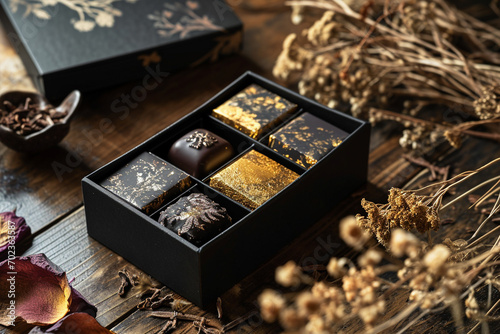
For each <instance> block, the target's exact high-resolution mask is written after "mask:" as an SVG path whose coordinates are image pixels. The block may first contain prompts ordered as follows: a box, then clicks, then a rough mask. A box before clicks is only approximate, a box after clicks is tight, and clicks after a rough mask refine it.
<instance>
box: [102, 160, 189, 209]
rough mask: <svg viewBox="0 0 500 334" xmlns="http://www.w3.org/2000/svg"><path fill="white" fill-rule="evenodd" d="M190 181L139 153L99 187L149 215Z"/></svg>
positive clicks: (165, 164)
mask: <svg viewBox="0 0 500 334" xmlns="http://www.w3.org/2000/svg"><path fill="white" fill-rule="evenodd" d="M190 185H191V178H190V177H189V175H187V174H186V173H184V172H182V171H180V170H179V169H177V168H176V167H174V166H172V165H171V164H169V163H168V162H166V161H163V160H161V159H159V158H157V157H155V156H154V155H152V154H150V153H142V154H141V155H139V156H138V157H137V158H136V159H134V160H133V161H131V162H130V163H128V164H127V165H125V167H123V168H121V169H120V170H119V171H118V172H116V173H115V174H113V175H111V176H110V177H108V178H107V179H106V180H104V181H103V182H102V183H101V186H103V187H104V188H106V189H108V190H109V191H111V192H112V193H114V194H116V195H118V196H119V197H121V198H123V199H124V200H126V201H127V202H129V203H130V204H132V205H134V206H135V207H137V208H139V209H140V210H142V211H144V212H145V213H147V214H149V213H152V212H153V211H155V210H157V209H159V208H160V207H161V206H162V205H163V204H165V203H166V202H168V201H170V200H172V199H174V198H175V197H176V196H178V195H180V194H181V193H182V192H183V191H184V190H186V189H187V188H188V187H189V186H190Z"/></svg>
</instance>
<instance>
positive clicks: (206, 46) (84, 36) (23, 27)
mask: <svg viewBox="0 0 500 334" xmlns="http://www.w3.org/2000/svg"><path fill="white" fill-rule="evenodd" d="M0 5H1V6H0V9H1V10H0V18H1V21H2V22H3V23H4V24H5V26H6V29H7V31H8V35H9V38H10V40H11V41H12V42H13V44H14V47H16V49H18V51H19V53H20V55H21V58H22V59H23V61H24V63H25V65H26V67H27V70H28V73H29V74H30V75H31V76H32V77H33V78H34V81H35V84H36V85H37V87H38V88H39V89H40V90H41V91H45V90H47V93H51V94H48V95H55V94H52V93H53V92H52V90H53V89H54V88H53V87H59V86H60V87H61V88H64V87H66V86H68V85H71V86H76V87H72V88H78V89H82V90H88V89H90V88H91V87H90V86H91V85H90V84H89V82H95V84H96V85H97V86H105V85H112V84H116V83H119V82H122V81H126V80H131V79H134V78H140V77H141V75H142V76H143V75H144V73H145V72H144V68H143V66H144V67H145V66H149V65H150V64H151V63H153V64H154V63H162V64H167V63H168V66H166V67H165V66H164V67H162V69H163V70H166V71H170V70H173V69H177V68H180V67H185V66H188V65H191V64H193V63H196V62H197V61H198V62H201V61H202V60H204V59H205V58H207V59H206V60H210V59H213V58H216V55H210V54H207V53H209V52H210V51H212V52H218V53H230V52H232V51H233V52H234V51H235V50H228V49H231V45H232V46H233V48H232V49H239V47H240V42H241V33H240V34H239V36H236V38H239V41H238V40H234V39H233V40H232V41H224V42H225V43H223V44H222V45H221V46H222V47H219V48H218V49H217V50H213V49H214V48H215V47H216V46H218V42H220V36H227V35H234V33H235V32H238V31H239V30H241V27H242V24H241V22H240V20H239V19H238V17H237V16H236V15H235V14H234V12H233V11H232V10H231V9H230V8H229V7H228V6H227V5H226V4H225V2H224V1H222V0H216V1H212V0H197V1H186V0H179V1H175V2H173V1H151V0H109V1H84V0H81V1H60V0H27V1H26V0H0ZM217 36H219V40H217ZM207 40H209V41H211V43H206V41H207ZM200 41H205V43H200ZM219 44H221V43H219ZM224 47H225V49H224ZM203 56H205V57H203ZM103 68H107V69H108V70H109V68H112V69H113V71H110V72H107V71H104V72H103V71H102V69H103ZM82 69H85V71H83V70H82ZM141 69H142V71H140V70H141ZM115 72H116V73H117V75H116V76H115V77H112V74H113V73H115ZM119 72H125V73H127V72H128V73H129V74H130V75H126V74H125V75H124V74H123V73H119ZM137 72H139V73H140V74H138V73H137ZM134 73H135V74H134ZM72 74H74V75H72ZM100 74H101V75H100ZM103 75H106V76H107V77H102V76H103ZM51 76H55V77H53V78H50V79H48V78H49V77H51ZM82 76H83V77H82ZM91 76H94V77H98V80H95V79H94V80H92V78H91ZM56 79H58V80H62V81H65V82H63V83H62V84H57V85H56V84H55V83H54V82H55V81H56ZM103 81H104V82H103ZM75 82H76V84H75ZM79 82H82V86H83V87H78V83H79ZM49 86H50V87H49ZM87 86H89V87H87ZM92 88H99V87H95V85H94V86H93V87H92ZM64 93H65V92H61V93H59V94H57V95H61V96H62V95H63V94H64Z"/></svg>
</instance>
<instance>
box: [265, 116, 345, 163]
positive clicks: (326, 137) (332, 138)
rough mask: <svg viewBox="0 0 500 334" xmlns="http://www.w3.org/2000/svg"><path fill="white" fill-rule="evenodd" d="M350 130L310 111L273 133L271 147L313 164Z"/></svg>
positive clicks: (297, 160) (300, 160)
mask: <svg viewBox="0 0 500 334" xmlns="http://www.w3.org/2000/svg"><path fill="white" fill-rule="evenodd" d="M348 135H349V134H348V133H347V132H345V131H343V130H341V129H339V128H338V127H336V126H335V125H333V124H330V123H328V122H326V121H324V120H322V119H321V118H318V117H316V116H314V115H313V114H310V113H308V112H305V113H304V114H302V115H300V116H299V117H297V118H295V119H294V120H292V121H291V122H290V123H288V124H287V125H285V126H283V127H282V128H281V129H279V130H278V131H276V132H275V133H273V134H271V135H270V136H269V147H270V148H272V149H273V150H274V151H276V152H278V153H280V154H282V155H283V156H284V157H286V158H288V159H290V160H292V161H295V162H296V163H297V164H299V165H301V166H302V167H305V168H310V167H311V166H312V165H314V164H315V163H316V162H318V161H319V160H320V159H321V158H323V157H324V156H325V155H326V154H327V153H328V152H330V151H331V150H332V149H333V148H335V147H337V146H339V145H340V144H341V143H342V141H343V140H344V139H345V138H346V137H347V136H348Z"/></svg>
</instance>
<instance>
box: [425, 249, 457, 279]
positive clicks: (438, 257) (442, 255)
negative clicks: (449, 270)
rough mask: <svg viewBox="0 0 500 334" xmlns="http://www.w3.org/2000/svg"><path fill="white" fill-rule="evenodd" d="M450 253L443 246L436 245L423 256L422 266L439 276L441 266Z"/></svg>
mask: <svg viewBox="0 0 500 334" xmlns="http://www.w3.org/2000/svg"><path fill="white" fill-rule="evenodd" d="M450 255H451V252H450V249H449V248H448V247H446V246H445V245H441V244H439V245H436V246H434V248H432V249H431V250H430V251H429V252H428V253H427V254H425V256H424V260H423V262H424V265H425V266H426V267H427V268H428V269H429V271H430V272H431V273H434V274H439V273H440V272H442V270H443V266H444V264H445V263H446V261H447V260H448V258H449V257H450Z"/></svg>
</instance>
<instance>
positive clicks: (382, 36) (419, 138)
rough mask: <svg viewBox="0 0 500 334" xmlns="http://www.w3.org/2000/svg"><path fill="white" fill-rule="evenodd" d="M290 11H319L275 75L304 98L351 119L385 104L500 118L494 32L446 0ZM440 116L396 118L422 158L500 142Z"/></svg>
mask: <svg viewBox="0 0 500 334" xmlns="http://www.w3.org/2000/svg"><path fill="white" fill-rule="evenodd" d="M287 4H288V5H291V6H292V7H294V8H304V7H312V8H316V9H320V10H324V11H325V12H324V15H323V17H322V18H321V19H319V20H317V21H316V22H315V23H314V24H313V25H312V26H311V27H310V28H309V29H306V30H305V31H304V34H303V35H304V36H303V38H299V37H298V36H297V35H295V34H291V35H290V36H288V37H287V38H286V40H285V41H284V44H283V51H282V53H281V54H280V56H279V58H278V60H277V62H276V65H275V67H274V70H273V74H274V75H275V76H277V77H280V78H281V79H284V80H288V81H290V82H293V81H295V79H298V88H299V91H300V93H301V94H303V95H307V96H310V97H313V98H314V99H316V100H317V101H319V102H321V103H323V104H326V105H328V106H330V107H332V108H333V107H338V106H342V105H349V106H350V111H351V113H353V114H354V115H355V116H366V115H367V114H368V112H369V111H370V109H371V108H380V107H381V106H382V107H390V108H393V109H394V110H398V111H399V110H403V112H404V113H407V114H410V115H415V114H416V113H418V112H419V111H420V110H421V109H422V108H423V107H425V106H427V105H429V104H438V105H444V106H445V107H446V109H450V108H451V109H455V108H457V107H458V108H460V109H461V110H463V111H464V112H466V113H468V114H469V115H471V116H473V117H476V118H480V119H483V120H492V119H494V118H498V117H499V116H500V56H498V53H497V52H495V51H496V50H500V38H499V37H498V36H500V30H498V29H496V28H495V27H493V26H490V25H488V24H485V23H483V22H481V21H479V20H477V19H474V18H473V17H472V16H470V15H469V14H467V13H465V12H462V11H460V10H458V9H456V8H454V7H453V6H450V5H449V4H448V3H447V2H446V1H444V0H435V1H431V0H420V1H399V0H393V1H389V0H387V1H385V0H371V1H367V2H365V5H364V6H361V8H360V9H359V12H357V11H355V10H353V9H352V8H351V7H350V6H349V5H347V4H346V3H345V2H344V1H342V0H316V1H314V0H303V1H289V2H287ZM297 12H301V11H297ZM373 13H376V14H377V15H376V16H375V15H373ZM379 13H382V14H379ZM300 15H302V14H300ZM295 74H298V75H295ZM401 101H402V102H403V103H402V105H403V106H402V107H401V106H400V102H401ZM398 115H399V113H398ZM439 116H441V118H443V119H442V120H439V121H438V122H430V121H423V120H418V119H417V120H416V119H415V118H404V117H398V118H396V117H395V118H394V119H395V120H398V121H400V122H403V123H404V124H405V125H406V124H408V126H409V127H411V129H409V130H406V132H404V136H403V139H402V140H401V145H402V146H403V147H405V148H411V149H413V150H417V151H422V150H425V148H427V147H434V146H435V145H436V144H437V141H436V138H441V137H444V138H446V139H447V140H448V141H449V142H450V143H451V144H452V145H453V146H454V147H459V146H460V143H461V137H462V136H464V135H471V136H475V137H480V138H488V139H494V140H497V141H500V135H498V134H497V133H483V131H473V130H470V127H472V126H475V125H479V124H480V123H477V124H472V123H471V124H466V125H464V126H461V125H456V126H452V125H449V124H447V123H446V121H445V119H444V118H445V116H446V114H444V113H443V114H441V115H439ZM497 122H498V120H497V121H493V122H492V123H497Z"/></svg>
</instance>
